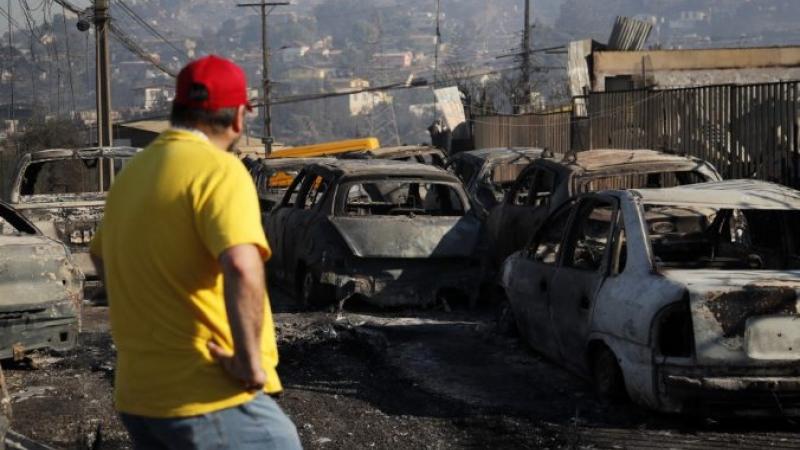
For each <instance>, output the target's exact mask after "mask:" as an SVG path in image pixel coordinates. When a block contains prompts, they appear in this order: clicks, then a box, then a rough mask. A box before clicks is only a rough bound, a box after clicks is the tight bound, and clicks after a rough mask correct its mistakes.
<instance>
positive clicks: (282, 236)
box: [266, 171, 306, 279]
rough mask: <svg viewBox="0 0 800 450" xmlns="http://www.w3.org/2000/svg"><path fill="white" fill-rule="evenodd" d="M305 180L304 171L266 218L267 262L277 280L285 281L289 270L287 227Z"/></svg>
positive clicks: (289, 232)
mask: <svg viewBox="0 0 800 450" xmlns="http://www.w3.org/2000/svg"><path fill="white" fill-rule="evenodd" d="M305 179H306V173H305V171H301V172H300V174H298V175H297V177H296V178H295V179H294V181H292V184H291V185H289V189H287V190H286V193H285V194H284V196H283V199H282V200H281V202H280V203H279V204H278V205H277V206H276V207H275V208H274V209H273V210H272V211H271V212H270V214H269V215H268V216H267V218H266V219H267V241H268V242H269V245H270V248H271V249H272V257H271V259H270V261H269V267H270V270H271V271H272V272H273V273H274V274H275V275H277V276H278V277H279V278H283V279H286V278H287V277H288V276H289V272H291V270H287V268H289V267H290V266H288V265H287V264H286V249H287V245H286V242H287V241H289V240H293V237H292V236H291V233H292V231H293V230H291V229H290V228H289V227H288V223H289V220H290V219H291V216H292V215H293V214H294V212H295V204H296V203H297V198H298V196H299V194H300V190H301V189H302V187H303V184H304V183H303V182H304V180H305Z"/></svg>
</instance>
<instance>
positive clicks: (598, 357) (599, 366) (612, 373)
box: [592, 346, 626, 401]
mask: <svg viewBox="0 0 800 450" xmlns="http://www.w3.org/2000/svg"><path fill="white" fill-rule="evenodd" d="M592 378H593V381H594V390H595V393H596V394H597V396H598V397H600V398H602V399H604V400H610V401H619V400H624V399H625V396H626V391H625V379H624V377H623V375H622V369H620V367H619V362H618V361H617V357H616V356H615V355H614V353H613V352H612V351H611V350H610V349H609V348H608V347H606V346H601V347H598V348H597V350H595V352H594V353H593V356H592Z"/></svg>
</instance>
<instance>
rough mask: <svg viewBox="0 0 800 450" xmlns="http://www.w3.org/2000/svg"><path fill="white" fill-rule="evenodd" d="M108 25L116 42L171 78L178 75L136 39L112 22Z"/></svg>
mask: <svg viewBox="0 0 800 450" xmlns="http://www.w3.org/2000/svg"><path fill="white" fill-rule="evenodd" d="M108 25H109V31H111V36H113V37H114V39H116V40H117V42H119V43H120V44H122V46H123V47H125V48H126V49H128V51H130V52H131V53H133V54H134V55H136V56H138V57H139V58H141V59H142V60H144V61H146V62H149V63H150V64H152V65H153V66H154V67H156V68H157V69H158V70H160V71H162V72H164V73H165V74H167V75H169V76H171V77H172V78H176V77H177V76H178V74H177V73H176V72H175V71H174V70H172V69H170V68H169V67H167V66H165V65H164V64H162V63H161V62H160V61H158V60H157V59H155V58H154V57H153V56H152V55H150V54H149V53H147V51H146V50H145V49H144V48H142V47H141V46H140V45H139V44H137V43H136V41H134V40H133V39H132V38H131V37H130V36H128V34H127V33H125V32H124V31H122V30H121V29H120V28H118V27H117V26H116V25H115V24H114V22H110V23H109V24H108Z"/></svg>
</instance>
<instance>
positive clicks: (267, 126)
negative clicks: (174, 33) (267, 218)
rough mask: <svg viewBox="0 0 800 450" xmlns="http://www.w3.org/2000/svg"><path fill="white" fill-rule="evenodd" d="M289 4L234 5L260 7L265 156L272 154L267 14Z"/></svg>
mask: <svg viewBox="0 0 800 450" xmlns="http://www.w3.org/2000/svg"><path fill="white" fill-rule="evenodd" d="M289 4H290V3H289V2H267V1H264V0H261V2H260V3H240V4H238V5H236V6H238V7H240V8H241V7H245V6H258V7H259V8H261V52H262V55H261V58H262V65H263V67H262V69H261V85H262V89H263V96H264V112H263V118H264V137H263V138H262V139H261V142H263V143H264V152H265V153H266V154H267V156H269V155H270V154H272V143H273V141H274V139H273V137H272V95H271V94H272V86H271V84H270V79H269V37H268V36H267V16H268V15H269V13H271V12H272V10H273V9H275V7H277V6H286V5H289ZM268 6H269V7H270V8H269V10H267V7H268Z"/></svg>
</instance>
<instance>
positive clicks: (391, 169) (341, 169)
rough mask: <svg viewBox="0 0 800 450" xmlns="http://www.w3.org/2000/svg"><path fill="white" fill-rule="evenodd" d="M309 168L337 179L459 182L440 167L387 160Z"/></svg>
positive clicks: (313, 165)
mask: <svg viewBox="0 0 800 450" xmlns="http://www.w3.org/2000/svg"><path fill="white" fill-rule="evenodd" d="M309 168H310V169H311V170H313V171H315V172H317V173H330V174H331V175H334V176H337V177H348V178H349V177H370V176H386V175H391V176H408V177H421V178H438V179H440V180H446V181H452V182H454V183H458V182H459V180H458V178H456V176H455V175H452V174H450V173H448V172H446V171H444V170H443V169H440V168H438V167H434V166H429V165H427V164H419V163H417V162H407V161H394V160H387V159H340V160H334V161H330V162H323V163H317V164H312V165H310V166H309Z"/></svg>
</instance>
